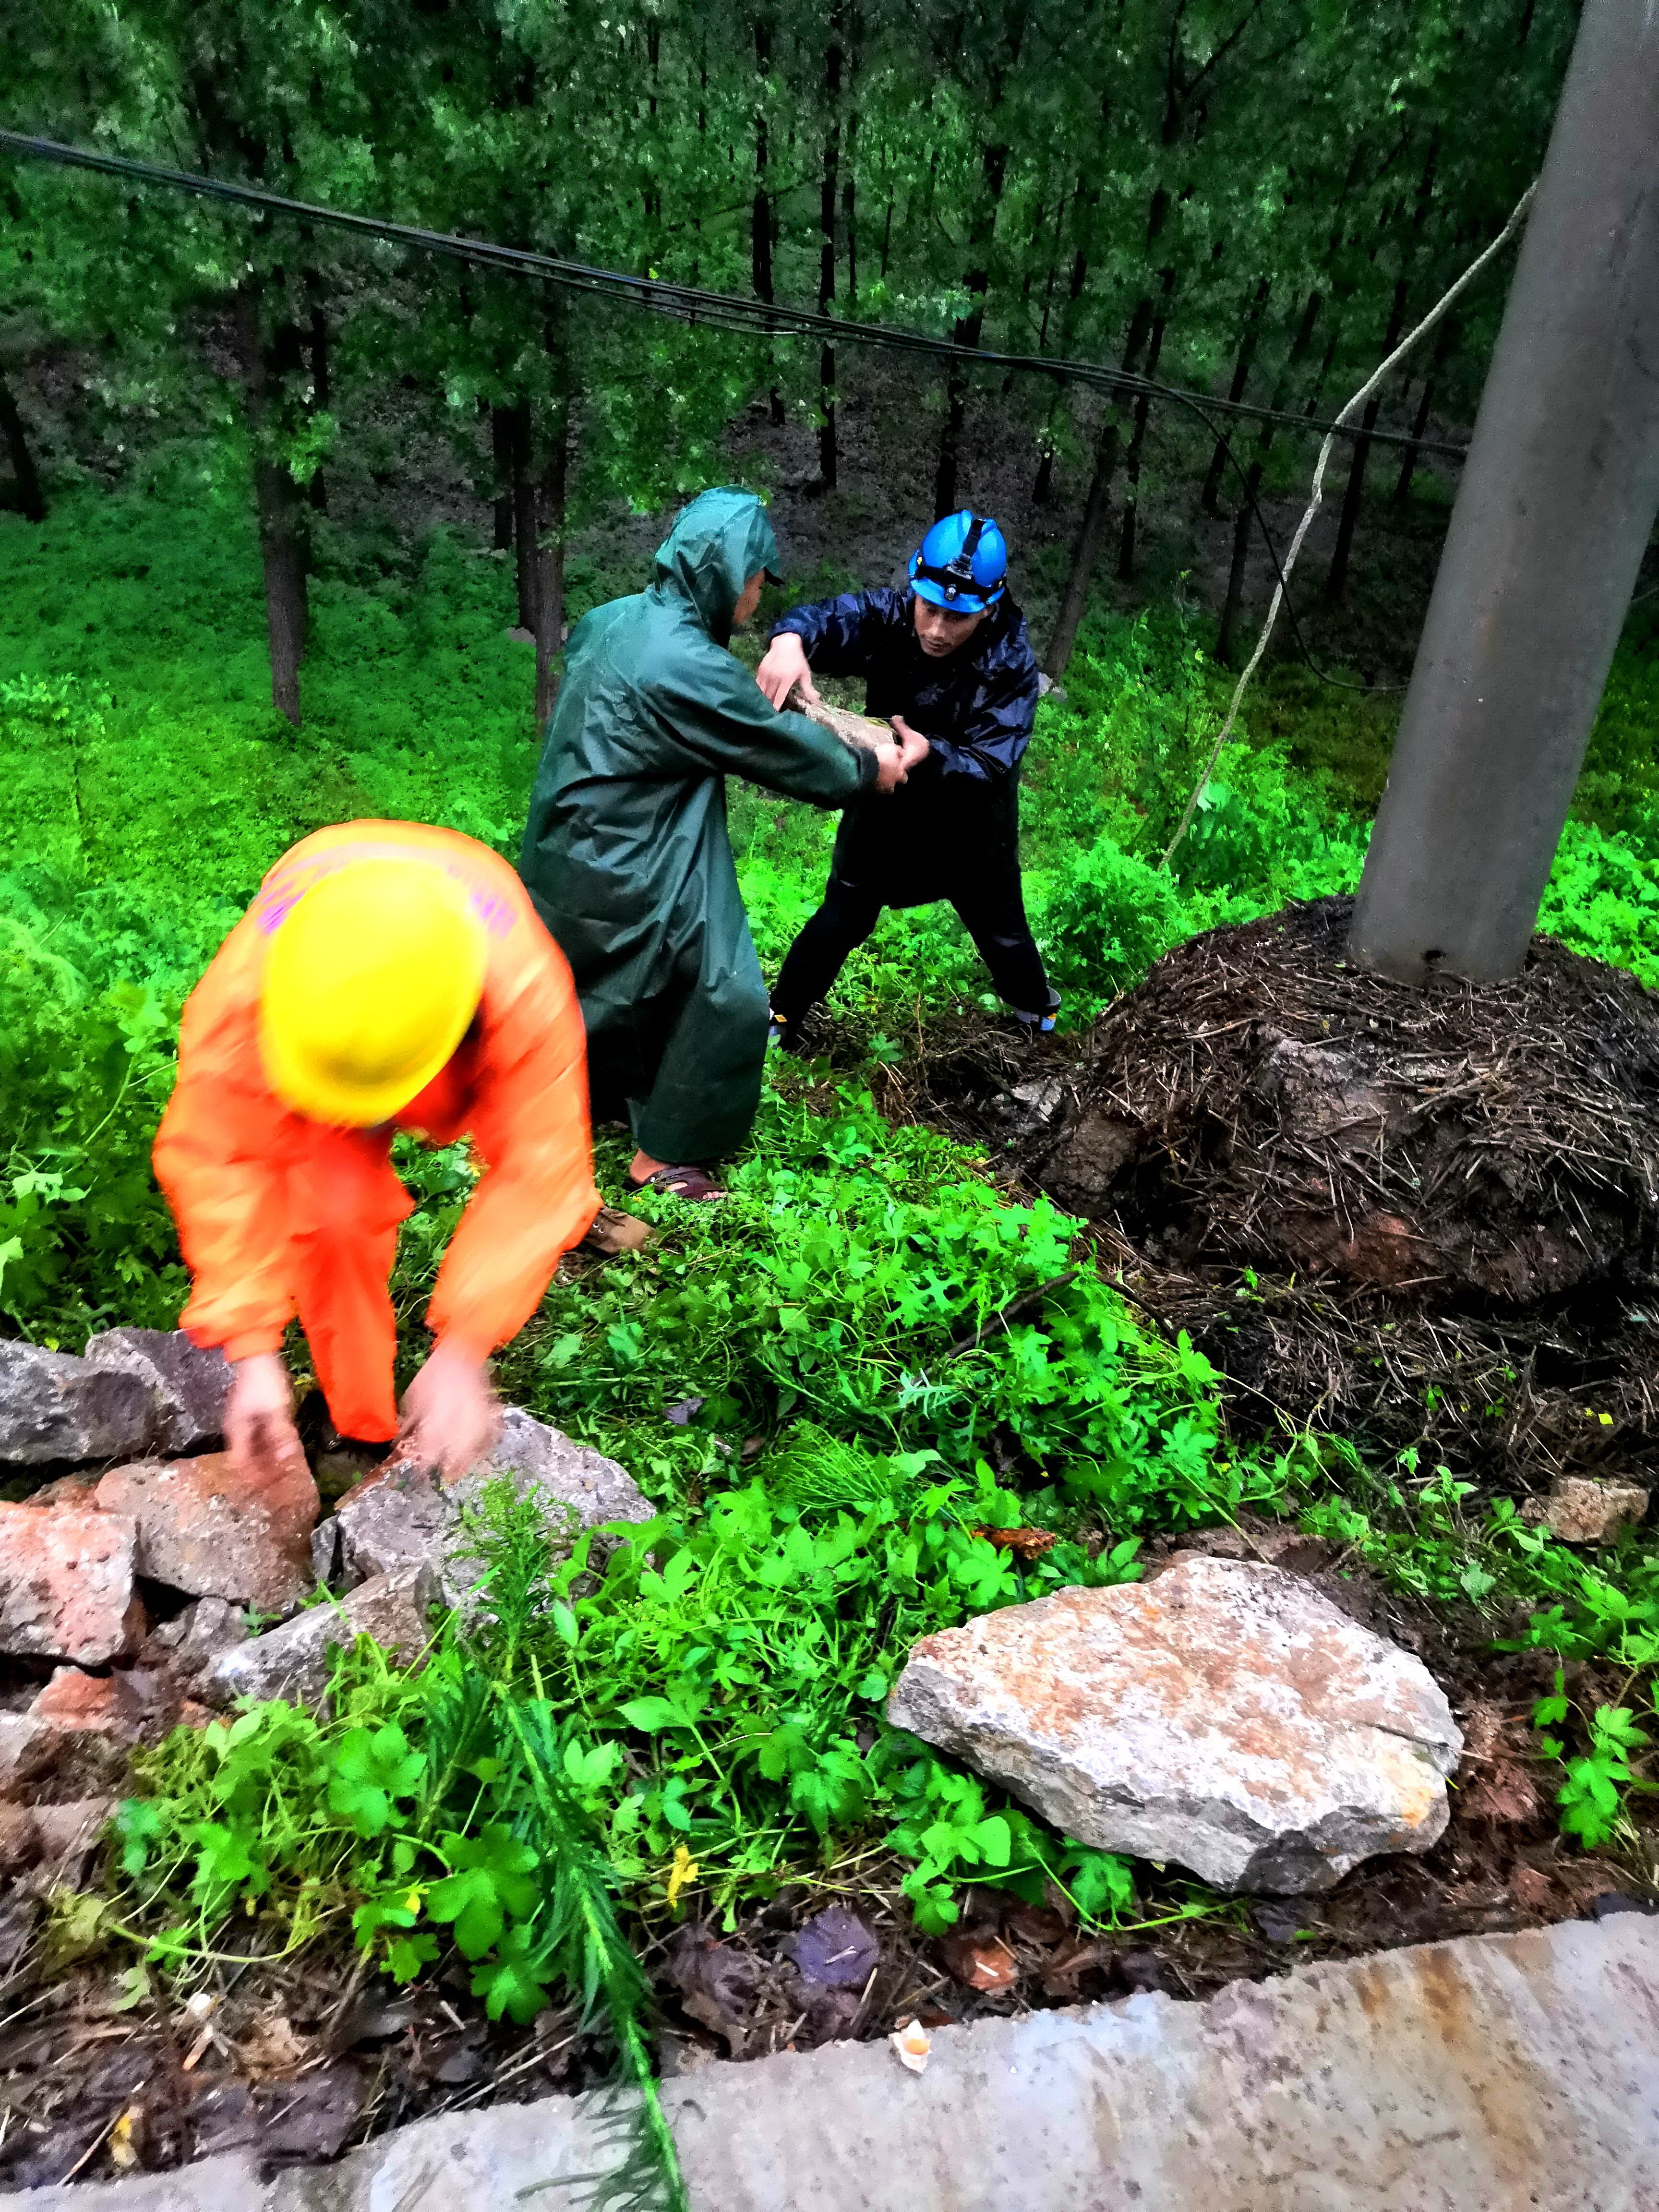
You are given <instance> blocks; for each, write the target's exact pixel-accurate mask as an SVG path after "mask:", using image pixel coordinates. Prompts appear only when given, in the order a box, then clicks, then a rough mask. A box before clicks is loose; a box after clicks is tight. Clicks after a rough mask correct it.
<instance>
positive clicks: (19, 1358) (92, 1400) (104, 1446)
mask: <svg viewBox="0 0 1659 2212" xmlns="http://www.w3.org/2000/svg"><path fill="white" fill-rule="evenodd" d="M154 1407H155V1400H154V1395H153V1393H152V1391H151V1389H150V1385H149V1383H147V1382H146V1381H145V1380H144V1379H143V1376H138V1375H132V1374H128V1373H127V1372H126V1371H125V1370H123V1369H121V1368H118V1367H99V1366H95V1365H94V1364H93V1363H92V1362H91V1361H90V1360H87V1359H76V1358H73V1357H72V1356H71V1355H70V1353H69V1352H45V1351H43V1350H42V1349H41V1347H40V1346H39V1345H38V1344H18V1343H15V1342H14V1341H13V1340H11V1339H10V1338H9V1337H7V1338H3V1339H0V1462H5V1461H10V1462H13V1463H14V1464H15V1465H20V1466H23V1467H40V1466H41V1465H43V1464H44V1463H46V1462H48V1461H50V1460H75V1461H81V1460H99V1459H103V1460H109V1459H129V1458H131V1457H132V1456H133V1455H136V1454H137V1453H139V1452H142V1451H143V1449H144V1447H145V1445H146V1443H148V1442H149V1432H150V1425H151V1423H152V1420H153V1419H154Z"/></svg>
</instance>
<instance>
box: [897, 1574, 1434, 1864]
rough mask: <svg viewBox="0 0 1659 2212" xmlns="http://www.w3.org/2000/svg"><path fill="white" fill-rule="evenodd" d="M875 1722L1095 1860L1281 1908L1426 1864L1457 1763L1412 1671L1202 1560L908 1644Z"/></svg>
mask: <svg viewBox="0 0 1659 2212" xmlns="http://www.w3.org/2000/svg"><path fill="white" fill-rule="evenodd" d="M887 1717H888V1718H889V1720H890V1721H891V1722H892V1723H893V1724H894V1725H895V1726H896V1727H898V1728H903V1729H909V1730H910V1731H911V1733H912V1734H913V1735H918V1736H920V1737H921V1739H922V1740H923V1741H924V1742H927V1743H930V1744H933V1745H934V1746H936V1747H939V1748H940V1749H943V1750H946V1751H950V1752H951V1753H954V1754H956V1756H957V1757H958V1758H961V1759H965V1760H966V1761H967V1762H968V1764H969V1765H971V1766H973V1767H975V1769H976V1770H977V1771H979V1772H981V1773H982V1774H988V1775H991V1776H994V1778H996V1779H997V1780H998V1781H1000V1782H1002V1783H1006V1784H1007V1786H1008V1787H1009V1788H1010V1789H1011V1790H1014V1791H1015V1792H1016V1793H1017V1794H1018V1796H1022V1797H1024V1799H1025V1800H1026V1802H1028V1803H1030V1804H1032V1805H1034V1806H1035V1807H1036V1809H1037V1811H1038V1812H1040V1813H1041V1814H1042V1815H1043V1817H1044V1818H1045V1819H1046V1820H1049V1821H1050V1822H1052V1824H1053V1825H1054V1826H1055V1827H1056V1828H1058V1829H1060V1831H1061V1832H1062V1833H1064V1834H1066V1835H1071V1836H1075V1837H1077V1838H1079V1841H1081V1842H1083V1843H1085V1844H1093V1845H1094V1846H1095V1847H1096V1848H1097V1849H1098V1850H1109V1851H1126V1852H1130V1853H1133V1854H1134V1855H1135V1856H1136V1857H1141V1858H1148V1859H1153V1860H1159V1861H1165V1860H1175V1861H1176V1862H1177V1863H1179V1864H1180V1865H1182V1866H1184V1867H1188V1868H1190V1869H1191V1870H1192V1871H1193V1872H1194V1874H1196V1875H1200V1877H1201V1878H1202V1879H1203V1880H1204V1881H1208V1882H1211V1883H1212V1884H1213V1885H1214V1886H1215V1887H1217V1888H1218V1889H1229V1890H1244V1891H1266V1892H1270V1893H1288V1894H1291V1895H1300V1894H1302V1893H1304V1892H1308V1891H1313V1890H1321V1889H1328V1888H1330V1887H1332V1886H1333V1884H1334V1883H1335V1882H1337V1881H1340V1879H1341V1877H1342V1876H1343V1875H1345V1874H1346V1873H1347V1871H1348V1870H1349V1869H1350V1868H1351V1867H1353V1866H1356V1865H1358V1863H1359V1862H1360V1861H1361V1860H1362V1859H1364V1858H1368V1857H1370V1856H1372V1855H1373V1854H1374V1853H1376V1852H1378V1851H1399V1850H1410V1851H1422V1850H1427V1849H1428V1848H1429V1846H1430V1845H1431V1844H1432V1843H1434V1841H1435V1840H1436V1838H1437V1837H1438V1836H1439V1835H1440V1834H1441V1833H1442V1832H1443V1829H1444V1827H1445V1826H1446V1821H1447V1819H1448V1814H1449V1808H1448V1805H1447V1799H1446V1784H1445V1778H1446V1776H1447V1775H1449V1773H1450V1772H1451V1771H1453V1769H1454V1768H1455V1765H1456V1764H1457V1759H1458V1756H1459V1753H1461V1751H1462V1737H1461V1735H1459V1733H1458V1730H1457V1728H1456V1725H1455V1723H1454V1721H1453V1719H1452V1717H1451V1710H1450V1708H1449V1705H1447V1703H1446V1699H1445V1697H1444V1695H1443V1692H1441V1690H1440V1688H1439V1686H1438V1685H1437V1683H1436V1682H1435V1680H1434V1679H1433V1677H1432V1676H1431V1674H1429V1672H1428V1670H1427V1669H1426V1668H1425V1667H1424V1666H1423V1664H1422V1662H1420V1661H1419V1660H1417V1659H1414V1658H1413V1657H1412V1656H1410V1654H1409V1653H1407V1652H1405V1651H1402V1650H1401V1649H1400V1648H1399V1647H1398V1646H1397V1645H1395V1644H1389V1642H1387V1641H1386V1640H1385V1639H1384V1638H1382V1637H1380V1636H1376V1635H1373V1634H1372V1633H1371V1632H1370V1630H1369V1629H1364V1628H1362V1627H1360V1626H1359V1625H1358V1623H1357V1622H1356V1621H1353V1620H1350V1619H1349V1617H1348V1616H1347V1614H1346V1613H1343V1612H1341V1611H1340V1609H1339V1608H1338V1607H1336V1606H1334V1605H1333V1604H1332V1603H1331V1602H1330V1601H1328V1599H1326V1598H1324V1597H1322V1596H1321V1595H1320V1594H1319V1593H1318V1591H1316V1589H1313V1588H1312V1587H1311V1586H1310V1585H1309V1584H1308V1583H1304V1582H1300V1581H1298V1580H1297V1578H1296V1577H1294V1576H1291V1575H1288V1574H1285V1573H1283V1572H1281V1571H1279V1569H1278V1568H1276V1567H1269V1566H1262V1565H1257V1564H1255V1563H1254V1562H1250V1561H1245V1560H1229V1559H1207V1558H1194V1559H1187V1560H1185V1561H1183V1562H1182V1564H1181V1565H1178V1566H1174V1567H1171V1568H1170V1570H1169V1571H1167V1572H1166V1573H1164V1574H1163V1575H1161V1576H1160V1577H1158V1580H1157V1582H1155V1583H1122V1584H1119V1585H1118V1586H1117V1587H1115V1588H1114V1589H1090V1590H1085V1589H1062V1590H1057V1591H1055V1592H1054V1595H1052V1596H1050V1597H1046V1598H1039V1599H1038V1600H1036V1601H1035V1602H1034V1603H1032V1604H1029V1605H1019V1606H1010V1607H1007V1608H1006V1609H1005V1610H1003V1611H1001V1612H998V1613H987V1614H984V1615H982V1616H981V1618H980V1619H978V1620H972V1621H969V1622H968V1623H966V1624H965V1625H964V1626H962V1627H960V1628H952V1629H947V1630H945V1631H944V1632H942V1633H941V1634H939V1635H937V1636H928V1637H924V1638H922V1640H921V1643H919V1644H917V1645H916V1646H915V1649H914V1650H913V1651H912V1652H911V1655H910V1658H909V1662H908V1665H907V1666H906V1668H905V1669H904V1672H903V1674H902V1675H901V1677H900V1679H899V1680H898V1682H897V1684H896V1686H895V1687H894V1689H893V1692H892V1694H891V1695H890V1698H889V1699H888V1704H887Z"/></svg>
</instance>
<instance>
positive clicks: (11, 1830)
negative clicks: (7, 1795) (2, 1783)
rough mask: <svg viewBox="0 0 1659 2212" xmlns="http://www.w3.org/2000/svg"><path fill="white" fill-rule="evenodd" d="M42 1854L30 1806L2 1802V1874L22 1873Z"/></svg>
mask: <svg viewBox="0 0 1659 2212" xmlns="http://www.w3.org/2000/svg"><path fill="white" fill-rule="evenodd" d="M39 1857H40V1838H39V1837H38V1836H37V1835H36V1834H35V1832H34V1814H33V1813H32V1812H31V1811H30V1809H29V1808H28V1807H27V1805H5V1804H0V1875H9V1874H21V1873H22V1872H23V1870H24V1869H25V1868H27V1867H32V1866H33V1864H34V1862H35V1861H36V1859H38V1858H39Z"/></svg>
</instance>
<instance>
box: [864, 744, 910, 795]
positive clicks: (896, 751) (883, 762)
mask: <svg viewBox="0 0 1659 2212" xmlns="http://www.w3.org/2000/svg"><path fill="white" fill-rule="evenodd" d="M870 750H871V751H872V753H873V754H874V755H875V759H876V789H877V790H878V791H894V790H896V788H897V787H898V786H899V785H900V784H902V782H903V781H904V779H905V776H906V775H908V769H907V768H906V765H905V760H904V754H903V752H902V750H901V749H900V747H899V746H897V745H872V746H871V748H870Z"/></svg>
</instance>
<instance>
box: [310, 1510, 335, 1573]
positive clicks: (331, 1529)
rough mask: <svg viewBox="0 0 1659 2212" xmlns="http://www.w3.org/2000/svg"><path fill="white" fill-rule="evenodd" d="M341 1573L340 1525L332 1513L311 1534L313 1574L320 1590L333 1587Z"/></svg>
mask: <svg viewBox="0 0 1659 2212" xmlns="http://www.w3.org/2000/svg"><path fill="white" fill-rule="evenodd" d="M339 1571H340V1524H339V1522H337V1520H336V1519H335V1518H334V1516H333V1515H332V1514H330V1515H329V1516H328V1518H327V1519H326V1520H325V1521H319V1522H318V1523H317V1526H316V1527H315V1528H313V1530H312V1532H311V1572H312V1576H313V1580H314V1581H315V1582H316V1583H317V1586H318V1588H319V1589H330V1588H331V1587H332V1585H333V1583H334V1581H335V1578H336V1577H337V1575H338V1574H339Z"/></svg>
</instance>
